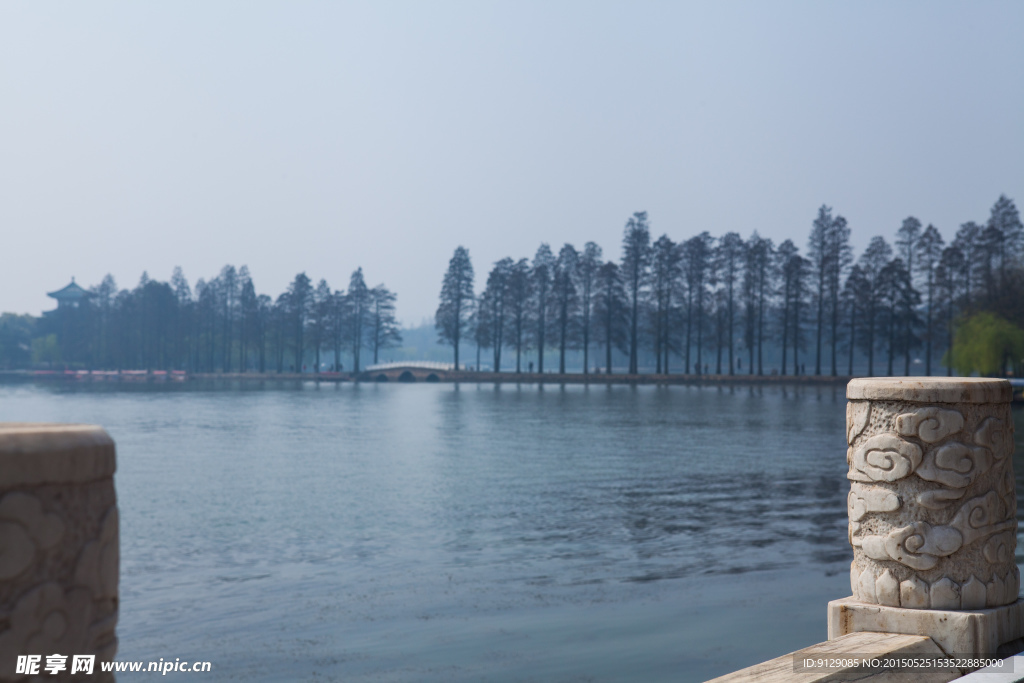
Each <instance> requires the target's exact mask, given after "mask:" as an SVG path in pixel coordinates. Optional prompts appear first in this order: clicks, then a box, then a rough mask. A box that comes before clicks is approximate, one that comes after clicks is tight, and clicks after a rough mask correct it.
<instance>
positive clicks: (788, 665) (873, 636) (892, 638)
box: [708, 632, 961, 683]
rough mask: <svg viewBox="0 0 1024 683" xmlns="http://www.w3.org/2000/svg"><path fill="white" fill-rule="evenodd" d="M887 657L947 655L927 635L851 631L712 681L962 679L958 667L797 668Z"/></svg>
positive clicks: (923, 682)
mask: <svg viewBox="0 0 1024 683" xmlns="http://www.w3.org/2000/svg"><path fill="white" fill-rule="evenodd" d="M852 655H856V656H857V657H858V658H865V657H866V658H869V659H874V658H878V659H884V658H885V657H911V658H912V657H915V656H918V657H920V656H929V657H943V656H944V655H943V652H942V650H940V649H939V647H938V646H937V645H936V644H935V643H934V642H932V639H931V638H929V637H927V636H908V635H903V634H898V633H869V632H861V633H850V634H848V635H845V636H841V637H839V638H836V639H835V640H829V641H826V642H824V643H818V644H817V645H812V646H811V647H807V648H804V649H803V650H797V651H796V652H792V653H790V654H788V655H784V656H782V657H777V658H776V659H772V660H770V661H767V662H762V663H761V664H755V665H754V666H751V667H747V668H746V669H741V670H740V671H736V672H733V673H731V674H726V675H725V676H719V677H718V678H715V679H712V680H711V681H708V683H784V682H785V683H824V682H825V681H829V682H832V681H871V683H890V682H892V683H909V681H914V683H946V682H947V681H952V680H955V679H957V678H960V676H961V673H960V671H959V670H958V669H948V670H943V671H927V670H922V671H906V670H904V671H901V672H894V671H877V672H876V671H872V670H870V669H864V668H859V667H849V668H832V669H814V670H803V671H800V670H797V668H796V667H795V662H798V661H802V660H804V659H844V658H849V657H851V656H852Z"/></svg>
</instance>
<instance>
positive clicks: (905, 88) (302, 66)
mask: <svg viewBox="0 0 1024 683" xmlns="http://www.w3.org/2000/svg"><path fill="white" fill-rule="evenodd" d="M1022 30H1024V2H985V1H983V0H982V1H972V2H936V1H929V2H857V3H839V2H728V1H721V0H719V1H714V2H711V1H709V2H682V1H678V2H651V1H630V2H626V1H622V2H599V1H597V0H579V1H577V0H553V1H552V0H548V1H544V2H531V1H526V0H516V1H514V2H513V1H511V0H509V1H508V2H488V1H486V0H472V1H466V2H447V1H441V0H437V1H430V2H424V1H422V0H416V1H415V2H413V1H409V2H401V1H398V0H375V1H373V2H370V1H367V2H302V1H289V2H283V1H282V2H255V1H252V0H247V1H245V2H227V1H221V2H216V3H209V2H185V1H180V0H176V1H175V2H163V3H156V2H147V3H132V2H89V3H79V2H52V3H37V2H4V3H0V235H2V237H3V239H2V241H0V310H2V311H11V312H17V313H31V314H33V315H38V314H39V313H40V312H41V311H43V310H49V309H52V308H54V304H55V302H54V301H53V300H52V299H49V298H47V296H46V292H47V291H53V290H55V289H59V288H60V287H62V286H64V285H65V284H67V282H68V281H69V280H70V279H71V277H72V276H74V277H75V278H76V281H77V282H78V283H79V284H82V285H83V286H86V287H88V286H91V285H95V284H98V283H99V282H100V280H101V279H102V278H103V276H104V275H106V274H107V273H110V274H112V275H113V276H114V278H115V279H116V281H117V283H118V285H119V286H120V287H122V288H130V287H134V286H135V285H136V284H137V283H138V281H139V278H140V276H141V274H142V272H143V271H146V272H147V273H148V275H149V277H151V278H155V279H159V280H168V279H169V278H170V275H171V272H172V270H173V268H174V267H175V266H181V267H182V269H183V270H184V273H185V275H186V277H187V278H188V279H189V281H190V282H191V283H193V284H194V282H195V281H196V280H197V279H198V278H205V279H210V278H212V277H215V276H216V275H217V273H218V272H219V271H220V269H221V268H222V267H223V266H224V265H225V264H232V265H235V266H236V267H240V266H242V265H247V266H248V267H249V270H250V271H251V273H252V277H253V281H254V283H255V285H256V289H257V291H258V292H260V293H266V294H270V295H271V296H275V297H276V296H277V294H279V293H280V292H282V291H284V290H285V289H286V287H287V286H288V283H289V282H290V281H291V280H292V279H293V278H294V277H295V275H296V274H297V273H299V272H300V271H304V272H305V273H306V274H307V275H308V276H309V277H310V278H312V279H313V281H314V282H317V281H319V280H320V279H321V278H325V279H326V280H327V282H328V283H329V284H330V285H331V286H332V287H333V288H335V289H345V288H346V287H347V285H348V280H349V277H350V275H351V273H352V271H354V270H355V269H356V268H357V267H362V268H363V272H364V274H365V277H366V280H367V283H368V284H369V285H371V286H373V285H376V284H380V283H383V284H385V285H387V286H388V287H389V288H390V289H391V290H392V291H394V292H396V293H397V295H398V318H399V320H400V321H402V322H403V323H405V324H406V325H417V324H419V323H421V322H422V321H423V320H425V319H427V318H430V317H432V316H433V312H434V310H435V309H436V307H437V298H438V294H439V292H440V288H441V279H442V277H443V274H444V271H445V269H446V267H447V263H448V259H450V258H451V255H452V252H453V251H454V250H455V248H456V247H457V246H459V245H462V246H465V247H466V248H467V249H469V252H470V256H471V258H472V260H473V265H474V267H475V270H476V281H477V289H478V290H480V289H482V287H483V284H484V282H485V280H486V276H487V272H488V271H489V270H490V268H491V266H492V264H493V263H494V262H495V261H497V260H498V259H500V258H502V257H505V256H511V257H513V258H521V257H531V256H532V255H533V254H534V252H535V251H536V250H537V247H538V246H539V245H540V243H541V242H547V243H549V244H550V245H551V247H552V249H553V250H554V251H556V252H557V251H558V249H559V248H560V247H561V245H562V244H564V243H566V242H569V243H572V244H574V245H575V246H576V247H577V248H581V247H582V246H583V244H584V243H585V242H587V241H594V242H597V243H598V244H599V245H601V246H602V247H603V249H604V254H605V257H606V258H614V259H618V258H619V257H620V255H621V240H622V232H623V227H624V225H625V223H626V220H627V219H628V218H629V216H630V215H631V214H632V213H633V212H634V211H647V212H648V214H649V217H650V224H651V230H652V237H655V238H656V237H657V236H659V235H661V234H663V233H665V234H668V235H669V237H671V238H672V239H674V240H677V241H679V240H683V239H686V238H688V237H691V236H693V235H695V234H697V233H699V232H702V231H704V230H707V231H709V232H710V233H711V234H712V235H715V236H718V235H721V234H724V233H725V232H728V231H737V232H739V233H740V234H741V235H743V236H744V237H746V236H749V235H750V234H751V233H752V232H753V231H755V230H756V231H758V233H760V234H761V235H762V236H767V237H770V238H772V239H773V240H775V242H776V243H778V242H780V241H782V240H784V239H786V238H791V239H793V240H794V242H795V243H796V244H797V245H798V246H800V247H801V249H806V242H807V236H808V233H809V231H810V228H811V221H812V220H813V219H814V217H815V215H816V213H817V209H818V207H819V206H821V205H822V204H827V205H828V206H831V207H833V210H834V211H835V212H836V213H838V214H841V215H843V216H845V217H846V218H847V220H848V221H849V225H850V228H851V231H852V241H853V245H854V247H855V249H856V251H857V252H859V251H861V250H862V249H863V248H864V247H865V246H866V245H867V243H868V241H869V240H870V238H871V237H872V236H873V235H879V234H880V235H884V236H886V237H887V238H891V237H892V236H894V234H895V231H896V229H897V228H898V227H899V224H900V223H901V222H902V220H903V218H905V217H907V216H909V215H914V216H916V217H918V218H919V219H920V220H921V221H922V222H923V223H924V224H925V225H927V224H928V223H933V224H934V225H935V226H936V227H938V228H939V229H940V230H941V231H942V233H943V235H944V236H946V238H947V239H949V238H951V237H952V234H953V233H954V232H955V230H956V228H957V227H958V226H959V225H960V224H961V223H963V222H965V221H968V220H975V221H978V222H983V221H984V220H985V219H986V218H987V217H988V213H989V209H990V207H991V206H992V204H993V203H994V202H995V200H996V199H997V198H998V197H999V195H1000V194H1006V195H1008V196H1009V197H1011V198H1014V199H1015V200H1016V201H1017V202H1018V204H1022V203H1024V40H1021V33H1022Z"/></svg>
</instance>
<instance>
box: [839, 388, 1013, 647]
mask: <svg viewBox="0 0 1024 683" xmlns="http://www.w3.org/2000/svg"><path fill="white" fill-rule="evenodd" d="M846 395H847V398H848V399H849V403H848V404H847V412H846V415H847V418H846V429H847V442H848V444H849V450H848V451H847V464H848V465H849V472H848V474H847V478H848V479H849V480H850V493H849V497H848V510H849V538H850V543H851V545H852V546H853V563H852V564H851V567H850V582H851V586H852V590H853V597H852V598H849V599H847V600H840V601H834V602H832V603H830V604H829V637H830V638H833V637H837V636H839V635H843V634H844V633H849V632H853V631H885V630H888V631H889V632H897V633H911V634H914V635H927V636H930V637H932V638H933V639H934V640H936V642H937V643H938V645H939V646H940V647H942V648H943V650H945V651H946V652H947V653H948V654H979V655H980V654H988V655H992V654H995V652H996V649H997V648H998V647H999V646H1000V645H1003V644H1005V643H1007V642H1009V641H1012V640H1015V639H1017V638H1020V637H1021V636H1024V610H1022V609H1021V604H1020V603H1018V602H1017V594H1018V591H1019V589H1020V573H1019V572H1018V570H1017V566H1016V563H1015V561H1014V550H1015V548H1016V546H1017V496H1016V481H1015V479H1014V476H1013V418H1012V416H1011V414H1010V400H1011V389H1010V384H1009V382H1006V381H1005V380H996V379H980V378H925V377H913V378H886V379H880V378H869V379H856V380H853V381H851V382H850V383H849V385H848V387H847V392H846ZM1008 606H1009V607H1008ZM1000 610H1002V611H1001V612H1000ZM1008 610H1009V611H1008ZM951 611H953V612H958V613H960V614H958V615H956V616H953V617H950V616H948V613H949V612H951ZM968 613H969V614H975V615H976V618H970V617H968V616H967V614H968ZM996 613H999V614H998V615H997V614H996ZM941 615H946V616H941ZM986 615H988V616H987V617H986ZM965 619H967V621H964V620H965ZM982 622H984V623H982ZM943 624H945V626H943ZM936 629H937V630H936ZM965 629H966V630H971V629H973V630H974V632H975V633H974V636H972V637H973V640H972V639H971V638H972V637H968V635H969V634H966V633H965V632H964V631H965ZM982 641H983V642H982ZM947 648H949V649H947ZM963 648H970V649H963Z"/></svg>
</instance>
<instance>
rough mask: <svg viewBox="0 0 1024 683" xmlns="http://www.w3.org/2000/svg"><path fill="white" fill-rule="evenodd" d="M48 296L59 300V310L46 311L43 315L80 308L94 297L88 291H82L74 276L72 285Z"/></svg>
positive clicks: (48, 293)
mask: <svg viewBox="0 0 1024 683" xmlns="http://www.w3.org/2000/svg"><path fill="white" fill-rule="evenodd" d="M46 296H48V297H51V298H53V299H56V300H57V309H56V310H54V311H44V312H43V315H51V314H53V313H56V312H57V311H60V310H62V309H66V308H78V305H79V304H80V303H81V302H82V301H83V300H84V299H87V298H89V297H91V296H92V294H90V293H89V292H88V291H86V290H84V289H82V288H81V287H79V286H78V285H77V284H76V283H75V278H74V276H72V277H71V284H69V285H67V286H66V287H63V288H62V289H58V290H57V291H55V292H47V293H46Z"/></svg>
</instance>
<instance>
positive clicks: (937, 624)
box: [828, 597, 1024, 658]
mask: <svg viewBox="0 0 1024 683" xmlns="http://www.w3.org/2000/svg"><path fill="white" fill-rule="evenodd" d="M860 631H871V632H874V633H903V634H907V635H914V636H928V637H929V638H931V639H932V640H933V641H935V644H936V645H938V646H939V647H940V648H941V649H942V651H943V652H945V653H946V654H947V655H950V656H957V657H963V656H974V657H986V658H991V657H997V656H1001V655H1003V656H1005V655H1006V654H1015V652H1010V653H999V647H1000V646H1001V645H1006V644H1009V643H1013V641H1015V640H1017V639H1019V638H1024V599H1018V600H1017V602H1015V603H1013V604H1012V605H1004V606H1002V607H994V608H992V609H979V610H955V611H954V610H938V609H906V608H903V607H888V606H886V605H874V604H871V603H868V602H861V601H859V600H854V599H853V598H852V597H850V598H843V599H842V600H832V601H831V602H829V603H828V639H829V640H833V639H835V638H838V637H839V636H844V635H846V634H847V633H858V632H860Z"/></svg>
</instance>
